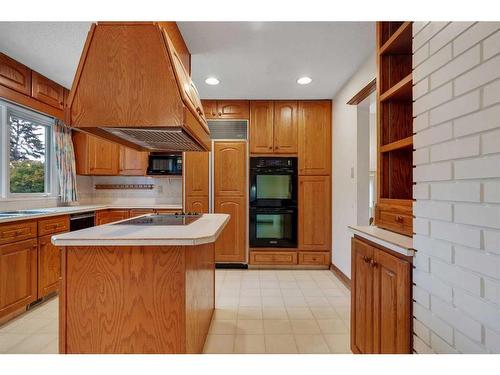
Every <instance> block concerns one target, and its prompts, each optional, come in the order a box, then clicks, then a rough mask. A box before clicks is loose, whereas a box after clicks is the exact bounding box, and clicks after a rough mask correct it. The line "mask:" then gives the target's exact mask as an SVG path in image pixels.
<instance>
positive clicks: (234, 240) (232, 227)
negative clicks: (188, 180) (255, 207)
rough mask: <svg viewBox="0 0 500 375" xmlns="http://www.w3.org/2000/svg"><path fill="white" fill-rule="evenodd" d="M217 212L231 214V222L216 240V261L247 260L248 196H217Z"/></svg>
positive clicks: (215, 210) (215, 208) (215, 209)
mask: <svg viewBox="0 0 500 375" xmlns="http://www.w3.org/2000/svg"><path fill="white" fill-rule="evenodd" d="M214 212H215V213H224V214H229V215H231V218H230V219H229V222H228V223H227V225H226V227H225V228H224V230H223V231H222V233H221V235H220V236H219V238H218V239H217V240H216V241H215V261H216V262H245V260H246V259H245V258H246V238H247V233H246V227H247V225H246V217H247V210H246V198H245V197H219V198H217V197H216V198H215V207H214Z"/></svg>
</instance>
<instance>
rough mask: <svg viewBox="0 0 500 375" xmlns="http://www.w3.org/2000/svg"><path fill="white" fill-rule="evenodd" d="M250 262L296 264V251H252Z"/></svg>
mask: <svg viewBox="0 0 500 375" xmlns="http://www.w3.org/2000/svg"><path fill="white" fill-rule="evenodd" d="M250 263H251V264H261V265H266V264H269V265H273V264H282V265H289V264H297V253H296V252H291V251H252V252H251V253H250Z"/></svg>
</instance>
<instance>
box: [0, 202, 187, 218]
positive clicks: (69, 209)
mask: <svg viewBox="0 0 500 375" xmlns="http://www.w3.org/2000/svg"><path fill="white" fill-rule="evenodd" d="M107 209H157V210H179V211H182V205H173V204H157V205H155V204H151V205H144V204H143V205H134V204H130V205H126V206H125V205H116V204H96V205H82V206H66V207H50V208H34V210H43V211H44V212H43V213H37V214H33V215H30V214H26V215H20V216H12V217H5V218H0V223H8V222H11V221H18V220H29V219H39V218H43V217H49V216H57V215H69V214H76V213H79V212H86V211H100V210H107ZM7 211H14V210H7Z"/></svg>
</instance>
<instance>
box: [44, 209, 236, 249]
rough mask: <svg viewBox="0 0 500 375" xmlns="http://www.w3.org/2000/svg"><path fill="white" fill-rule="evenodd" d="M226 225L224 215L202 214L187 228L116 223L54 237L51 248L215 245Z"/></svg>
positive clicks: (186, 226)
mask: <svg viewBox="0 0 500 375" xmlns="http://www.w3.org/2000/svg"><path fill="white" fill-rule="evenodd" d="M122 221H126V220H122ZM228 221H229V215H227V214H203V215H202V217H200V218H199V219H198V220H196V221H194V222H192V223H190V224H188V225H128V224H121V225H116V223H118V222H115V223H110V224H105V225H100V226H96V227H91V228H86V229H82V230H78V231H75V232H68V233H62V234H57V235H54V236H53V237H52V244H54V245H55V246H194V245H201V244H206V243H211V242H215V240H216V239H217V238H218V237H219V235H220V233H221V232H222V230H223V229H224V227H225V226H226V224H227V223H228Z"/></svg>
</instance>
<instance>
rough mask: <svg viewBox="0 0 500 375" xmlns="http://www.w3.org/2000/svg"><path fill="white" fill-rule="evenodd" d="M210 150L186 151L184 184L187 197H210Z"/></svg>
mask: <svg viewBox="0 0 500 375" xmlns="http://www.w3.org/2000/svg"><path fill="white" fill-rule="evenodd" d="M209 157H210V153H208V152H185V153H184V172H183V173H184V184H185V194H186V196H187V197H192V196H206V197H208V174H209V170H208V168H209Z"/></svg>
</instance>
